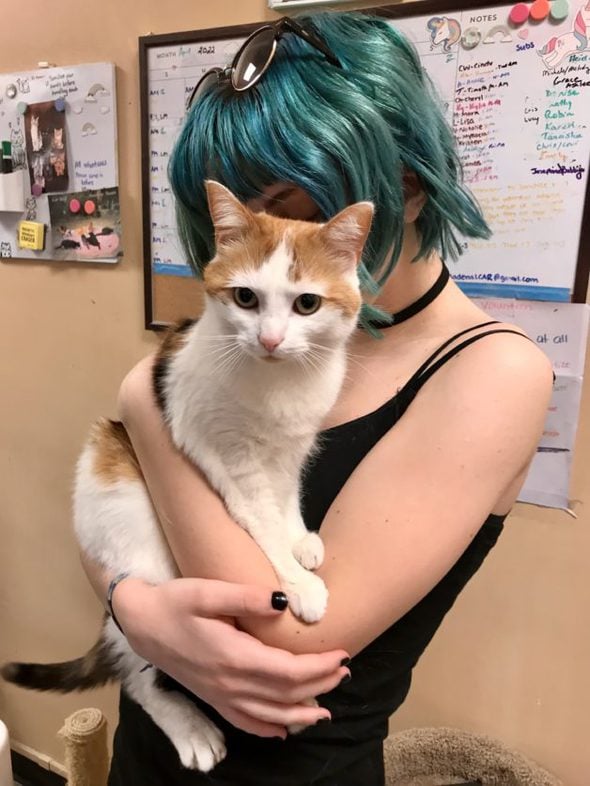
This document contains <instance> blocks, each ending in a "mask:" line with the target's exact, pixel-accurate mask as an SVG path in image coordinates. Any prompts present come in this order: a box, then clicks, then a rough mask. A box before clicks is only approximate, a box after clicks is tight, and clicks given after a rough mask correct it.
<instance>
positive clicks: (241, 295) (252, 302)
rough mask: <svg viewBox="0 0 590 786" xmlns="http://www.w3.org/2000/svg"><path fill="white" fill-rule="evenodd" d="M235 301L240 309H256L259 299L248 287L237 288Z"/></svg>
mask: <svg viewBox="0 0 590 786" xmlns="http://www.w3.org/2000/svg"><path fill="white" fill-rule="evenodd" d="M234 301H235V303H236V305H238V306H239V307H240V308H256V306H257V305H258V298H257V297H256V294H255V293H254V292H252V290H251V289H248V287H235V289H234Z"/></svg>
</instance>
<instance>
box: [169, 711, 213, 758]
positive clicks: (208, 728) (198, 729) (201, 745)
mask: <svg viewBox="0 0 590 786" xmlns="http://www.w3.org/2000/svg"><path fill="white" fill-rule="evenodd" d="M174 736H175V739H173V740H172V742H173V743H174V747H175V748H176V750H177V751H178V755H179V757H180V761H181V762H182V765H183V766H184V767H187V768H188V769H189V770H200V771H201V772H209V770H212V769H213V767H215V765H216V764H219V762H220V761H222V759H224V758H225V753H226V750H225V740H224V738H223V734H222V733H221V732H220V731H219V729H218V728H217V726H215V724H213V723H212V722H211V721H210V720H209V719H208V718H205V717H204V716H201V717H198V718H194V719H193V722H192V723H191V725H190V728H185V729H183V730H179V733H178V734H175V735H174Z"/></svg>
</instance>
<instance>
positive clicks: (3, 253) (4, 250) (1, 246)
mask: <svg viewBox="0 0 590 786" xmlns="http://www.w3.org/2000/svg"><path fill="white" fill-rule="evenodd" d="M0 257H4V258H5V259H9V258H11V257H12V245H11V244H10V243H7V242H6V241H5V240H3V241H2V242H1V243H0Z"/></svg>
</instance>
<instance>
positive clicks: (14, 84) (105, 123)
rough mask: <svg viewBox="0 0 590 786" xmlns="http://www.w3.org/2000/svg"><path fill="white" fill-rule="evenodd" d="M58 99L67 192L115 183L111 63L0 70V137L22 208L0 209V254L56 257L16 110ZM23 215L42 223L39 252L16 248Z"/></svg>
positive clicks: (45, 207) (43, 199) (45, 201)
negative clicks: (7, 146)
mask: <svg viewBox="0 0 590 786" xmlns="http://www.w3.org/2000/svg"><path fill="white" fill-rule="evenodd" d="M15 90H16V93H15ZM60 98H62V99H63V101H64V107H63V112H64V114H65V142H66V152H67V171H68V183H67V192H68V193H71V192H84V191H86V190H88V189H93V190H94V189H105V188H108V189H110V188H115V187H117V185H118V174H117V117H116V92H115V67H114V65H113V64H112V63H91V64H85V65H74V66H60V67H52V68H40V69H37V70H35V71H21V72H18V73H13V74H1V75H0V139H3V140H4V139H6V140H10V141H11V142H12V155H13V159H14V160H15V161H16V162H17V163H16V165H15V169H16V171H18V172H19V173H20V174H21V175H22V178H23V187H24V191H25V209H24V210H23V212H4V211H0V253H1V256H2V258H3V259H6V258H7V257H17V258H19V259H21V258H25V259H55V258H56V256H59V253H57V254H56V252H55V250H54V246H56V245H57V244H58V243H59V240H60V238H59V237H57V236H56V237H54V236H53V235H54V232H53V231H52V228H51V220H50V213H49V196H50V194H49V193H43V194H40V195H37V196H35V195H33V194H32V192H31V183H30V179H29V169H28V161H27V160H26V158H27V154H26V152H25V148H26V144H25V139H26V130H25V118H26V115H25V114H22V113H21V111H19V104H24V105H27V106H30V105H32V104H39V103H43V102H51V101H55V100H57V99H60ZM21 108H22V107H21ZM20 150H22V151H23V152H22V154H21V153H20ZM19 160H20V163H18V162H19ZM19 167H20V168H19ZM23 219H31V220H35V221H38V222H42V223H44V224H46V226H47V239H46V243H45V250H44V251H29V250H26V249H20V248H17V243H16V236H17V225H18V223H19V221H21V220H23ZM97 261H98V260H97ZM100 261H105V260H100Z"/></svg>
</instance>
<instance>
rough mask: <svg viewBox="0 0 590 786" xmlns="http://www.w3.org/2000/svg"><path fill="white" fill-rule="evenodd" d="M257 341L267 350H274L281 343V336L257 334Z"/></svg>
mask: <svg viewBox="0 0 590 786" xmlns="http://www.w3.org/2000/svg"><path fill="white" fill-rule="evenodd" d="M258 341H259V342H260V344H261V345H262V346H263V347H264V348H265V349H266V351H267V352H274V351H275V349H276V348H277V347H278V346H279V344H281V343H282V341H283V339H282V338H277V336H262V335H261V336H258Z"/></svg>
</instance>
